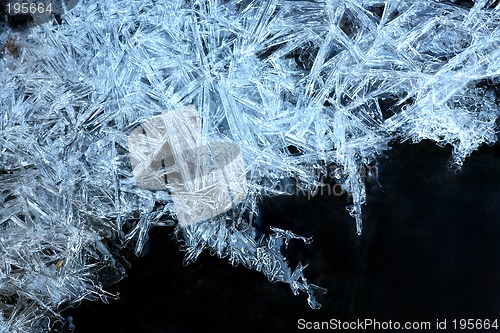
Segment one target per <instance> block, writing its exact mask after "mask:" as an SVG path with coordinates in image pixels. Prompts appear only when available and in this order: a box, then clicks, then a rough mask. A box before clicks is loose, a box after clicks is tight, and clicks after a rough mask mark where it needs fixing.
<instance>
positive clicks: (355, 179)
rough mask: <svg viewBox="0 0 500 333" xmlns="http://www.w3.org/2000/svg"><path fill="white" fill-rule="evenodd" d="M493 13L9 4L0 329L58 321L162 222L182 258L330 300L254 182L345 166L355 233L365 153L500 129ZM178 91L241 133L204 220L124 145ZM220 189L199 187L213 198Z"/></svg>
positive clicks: (120, 2) (185, 0)
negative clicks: (242, 269) (239, 182)
mask: <svg viewBox="0 0 500 333" xmlns="http://www.w3.org/2000/svg"><path fill="white" fill-rule="evenodd" d="M2 22H3V18H2ZM499 25H500V10H499V8H498V5H497V4H496V3H495V2H494V1H491V0H478V1H476V2H471V3H470V4H469V3H467V2H465V3H456V1H431V0H421V1H410V0H408V1H407V0H385V1H379V0H345V1H340V0H314V1H312V0H311V1H307V0H302V1H301V0H290V1H288V0H253V1H251V0H211V1H204V0H164V1H154V0H135V1H129V0H116V1H115V0H113V1H100V2H98V3H97V2H94V1H90V0H89V1H86V0H82V1H80V2H79V3H78V4H77V5H76V6H75V7H74V8H72V9H71V10H69V11H67V12H65V13H64V14H63V15H61V17H58V18H57V19H53V20H51V21H49V22H46V23H44V24H41V25H37V26H30V27H29V28H27V29H24V30H13V29H12V28H11V27H10V26H9V25H8V24H6V23H2V25H1V26H0V28H1V29H2V30H1V31H0V43H1V45H4V46H5V47H2V54H1V59H0V61H1V66H0V254H1V257H0V332H41V331H44V330H48V328H49V327H50V326H51V325H53V323H54V322H55V321H57V320H64V319H63V318H60V316H59V312H60V311H61V310H62V309H63V308H65V307H67V306H70V305H74V304H77V303H78V302H79V301H81V300H83V299H99V298H100V299H102V300H103V301H106V299H107V298H108V297H114V295H110V294H108V293H107V292H106V291H105V290H106V286H108V285H110V284H112V283H115V282H116V281H118V280H120V279H121V278H123V277H124V276H125V274H126V273H125V268H124V267H125V260H124V259H123V255H122V251H123V249H124V248H125V247H126V246H129V245H130V244H132V245H133V246H135V249H136V252H137V253H140V251H141V249H142V246H143V245H144V242H145V241H146V239H147V234H148V230H149V228H150V227H151V226H154V225H164V226H171V227H174V234H175V236H176V237H177V238H178V239H179V241H180V244H181V249H182V250H184V251H186V262H193V261H195V260H196V258H197V257H198V255H199V254H200V252H202V251H203V250H206V249H207V250H209V251H210V252H211V253H212V254H214V255H217V256H219V257H221V258H225V259H226V260H228V261H229V263H231V264H232V265H244V266H246V267H248V268H251V269H255V270H258V271H261V272H262V273H263V274H265V275H266V276H267V277H268V278H269V280H271V281H281V282H285V283H288V284H289V285H290V287H291V289H292V291H293V293H295V294H298V293H300V292H304V293H306V294H307V295H308V302H309V304H310V306H311V307H313V308H318V307H319V306H320V305H319V303H318V301H317V300H316V298H315V296H316V295H317V294H318V293H322V292H324V290H323V289H322V288H320V287H317V286H315V285H313V284H310V283H309V282H308V281H307V280H306V278H305V275H304V272H303V267H302V266H301V265H299V267H297V268H294V267H289V265H288V263H287V261H286V259H285V258H284V255H283V249H284V247H286V245H287V244H288V242H289V241H291V240H292V239H299V240H301V241H305V242H309V241H310V239H309V238H303V237H301V236H298V235H295V234H294V233H293V230H292V231H287V230H280V229H277V228H271V230H269V231H268V232H267V233H264V236H259V237H257V233H256V231H255V225H254V221H255V217H256V215H257V214H258V205H259V200H261V198H262V197H263V196H268V195H287V194H290V193H288V191H283V190H282V189H283V185H284V184H290V183H292V184H293V186H295V187H296V188H298V189H300V190H301V191H307V192H308V193H311V194H314V193H315V191H317V190H318V188H319V187H320V186H322V185H323V184H324V183H325V182H326V181H335V182H337V183H338V184H340V185H341V186H342V188H343V190H345V191H346V192H347V193H349V198H350V200H351V202H350V203H349V205H348V206H347V207H346V208H347V209H348V210H349V212H350V214H351V215H352V216H353V221H354V222H353V232H354V231H357V232H358V233H361V221H362V217H361V214H362V212H361V209H362V206H363V205H364V204H365V197H366V195H365V181H366V177H367V174H366V172H365V171H364V170H366V168H367V167H369V166H371V165H374V164H376V163H377V157H379V156H380V155H381V154H383V153H384V151H386V150H387V149H389V148H390V146H391V145H393V144H398V142H401V141H406V140H409V141H411V142H414V143H418V142H419V141H421V140H423V139H429V140H432V141H434V142H435V143H436V144H438V145H442V146H445V145H450V146H451V147H453V155H452V156H451V159H450V162H451V164H452V165H454V166H455V167H457V168H460V166H461V165H462V163H463V162H464V160H465V159H466V158H467V156H468V155H469V154H471V153H472V152H473V151H474V150H475V149H477V148H478V147H479V146H480V145H482V144H484V143H485V144H491V143H493V142H494V141H495V140H496V137H495V128H496V124H495V121H496V119H497V116H498V103H499V97H500V96H497V92H498V89H497V88H498V85H499V84H500V79H499V74H500V28H499ZM182 110H191V111H190V112H194V114H193V115H192V117H191V118H192V119H195V120H196V119H198V120H199V121H198V120H196V121H198V123H199V125H200V126H199V127H197V128H198V130H199V133H198V134H197V135H199V136H200V137H203V139H204V140H207V142H208V147H209V149H208V150H207V151H209V150H210V142H222V143H227V144H229V145H231V146H232V147H237V148H238V157H239V158H241V163H239V164H238V168H239V171H240V172H243V175H244V179H245V181H244V182H243V183H245V184H246V185H245V195H244V196H241V195H240V196H239V197H238V200H233V201H231V198H232V197H231V196H230V197H229V198H230V199H229V200H230V201H229V204H230V205H229V207H227V209H224V210H223V211H222V213H220V211H219V213H218V215H214V214H211V215H210V214H209V217H208V218H206V219H204V220H202V221H198V220H196V221H195V222H193V221H194V220H192V219H191V220H190V221H191V222H193V223H178V222H179V221H180V217H179V213H180V210H182V214H183V216H184V217H183V219H184V220H185V219H186V216H188V219H189V213H190V212H189V210H188V211H186V209H188V208H189V207H185V205H184V206H183V207H181V208H180V207H178V205H177V204H176V202H175V200H173V199H174V198H173V196H174V193H172V191H171V190H170V189H169V188H168V187H167V186H165V187H164V188H163V187H161V186H160V187H158V188H151V187H149V188H148V186H141V184H140V182H141V181H140V180H138V179H137V177H134V175H135V173H134V171H133V166H132V162H133V161H132V162H131V152H130V146H129V143H130V135H131V133H133V131H134V130H136V129H137V128H140V126H143V124H148V122H151V119H159V118H155V117H163V116H162V115H168V114H169V113H171V112H177V113H179V112H181V113H182ZM193 110H194V111H193ZM193 121H194V120H193ZM187 123H189V121H187ZM193 123H194V122H193ZM167 125H168V124H167ZM181 125H182V124H181ZM186 126H187V125H186ZM180 127H182V126H180ZM180 127H179V128H180ZM151 128H152V129H151ZM186 128H187V127H186ZM193 128H194V127H193ZM154 130H155V129H154V127H150V131H154ZM162 131H163V132H162V133H163V134H162V133H160V132H161V131H160V132H158V133H157V134H158V138H162V137H164V136H165V135H167V134H168V133H171V132H172V129H171V128H169V126H166V127H165V126H164V128H163V130H162ZM141 133H142V132H141ZM144 133H146V131H144ZM151 133H152V132H151ZM165 133H167V134H165ZM144 135H146V134H144ZM162 135H163V136H162ZM181 139H182V138H181ZM181 139H180V140H181ZM181 141H182V140H181ZM179 142H180V141H179ZM183 142H184V141H183ZM186 142H187V141H186ZM210 151H211V150H210ZM151 154H153V153H151ZM139 155H140V156H142V158H143V159H147V158H148V156H149V157H151V156H153V155H147V154H142V155H141V154H139ZM139 155H137V156H139ZM181 155H182V154H181ZM155 156H157V155H155ZM187 156H188V158H189V156H191V158H195V160H196V154H195V153H193V151H191V152H190V153H189V154H187ZM193 156H194V157H193ZM235 156H236V155H235ZM153 157H154V156H153ZM153 157H151V158H153ZM209 160H210V158H209V159H208V160H207V159H205V160H204V161H205V162H206V161H209ZM162 161H163V162H164V160H162ZM157 162H158V161H157ZM188 162H189V161H188ZM226 162H227V161H226ZM228 163H229V162H228ZM139 164H140V163H139ZM156 164H158V163H156ZM188 164H189V163H188ZM186 165H187V164H186ZM190 165H191V167H192V168H194V171H193V170H190V172H195V173H196V170H198V169H196V168H197V164H196V163H191V164H190ZM146 167H148V168H150V169H151V168H152V167H153V164H152V162H151V163H150V164H147V165H146V166H145V168H146ZM162 167H164V168H167V167H168V166H166V165H156V169H154V170H153V169H151V170H150V169H148V170H150V172H153V173H154V172H157V171H158V170H161V168H162ZM242 168H243V169H242ZM327 169H328V170H333V172H332V173H328V174H327V173H326V172H325V170H327ZM144 170H146V169H143V170H142V171H144ZM235 170H236V169H235ZM242 170H243V171H242ZM146 171H147V170H146ZM177 171H179V170H177ZM180 172H183V171H182V170H180ZM143 173H144V172H143ZM174 173H175V172H174V171H172V173H170V174H167V176H166V178H167V179H166V182H167V183H168V177H169V176H172V175H173V174H174ZM219 175H220V176H221V177H222V175H223V176H224V177H226V176H227V175H226V174H223V173H220V174H219ZM240 176H241V173H240ZM174 178H175V177H174ZM219 180H220V179H219ZM216 181H217V180H214V179H212V182H216ZM204 182H205V180H203V181H202V180H199V179H198V180H197V181H195V183H196V188H195V189H194V190H193V189H191V190H192V191H195V192H196V191H200V190H203V188H200V186H202V185H203V184H210V182H208V181H207V182H208V183H206V182H205V183H204ZM219 183H220V182H219ZM207 186H210V185H207ZM210 191H211V189H208V190H207V192H206V193H209V192H210ZM191 194H193V195H195V193H194V192H193V193H191ZM212 194H213V193H211V192H210V193H209V194H207V195H206V196H200V195H197V196H194V197H191V200H198V202H204V204H203V205H205V206H206V204H208V205H212V208H213V206H214V205H215V206H217V205H218V204H219V203H218V201H217V200H219V199H217V198H216V197H215V196H213V195H212ZM193 198H194V199H193ZM214 198H215V199H214ZM233 199H234V198H233ZM226 203H227V202H226ZM203 205H202V207H203ZM215 208H217V207H215ZM219 208H220V207H219ZM215 211H217V210H215ZM186 214H187V215H186ZM193 214H198V213H197V212H193ZM200 216H204V215H203V212H202V213H201V215H200ZM270 223H271V224H272V221H271V222H270ZM365 223H369V221H365ZM305 273H307V270H306V271H305Z"/></svg>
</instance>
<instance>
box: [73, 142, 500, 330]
mask: <svg viewBox="0 0 500 333" xmlns="http://www.w3.org/2000/svg"><path fill="white" fill-rule="evenodd" d="M449 156H450V150H449V149H446V148H439V147H436V146H435V145H434V144H432V143H429V142H423V143H421V144H418V145H410V144H402V145H398V146H395V148H394V149H392V150H391V151H389V152H388V153H387V158H384V159H381V160H380V166H379V168H378V171H379V182H380V183H381V185H382V189H381V188H380V187H379V186H378V185H377V184H375V183H373V184H370V188H369V190H368V202H367V205H366V206H365V207H364V211H363V220H364V229H363V234H362V235H361V236H357V235H356V233H355V225H354V221H353V219H352V218H351V217H349V215H348V213H347V211H346V210H345V208H344V204H345V200H346V198H345V197H338V196H319V197H314V198H312V199H311V200H308V199H307V198H306V197H286V198H275V199H268V200H266V201H265V202H263V203H262V204H261V214H262V215H261V216H262V221H264V222H265V223H266V224H270V225H274V226H277V227H281V228H286V229H290V230H292V231H294V232H296V233H298V234H301V235H303V236H313V237H314V242H313V243H312V244H310V245H302V244H299V243H292V245H291V248H290V249H289V253H288V258H289V260H290V261H291V262H293V263H295V262H297V261H301V262H302V263H309V266H308V268H307V269H306V276H307V277H308V278H309V281H310V282H312V283H315V284H317V285H320V286H322V287H325V288H327V289H328V290H329V292H328V294H326V295H325V296H324V297H323V298H322V299H320V301H321V303H322V304H323V308H322V309H321V310H316V311H314V310H311V309H310V308H309V307H308V305H307V302H306V299H305V297H304V295H300V296H294V295H293V294H292V293H291V291H290V289H289V287H288V286H287V285H285V284H272V283H270V282H268V281H267V280H266V279H265V277H264V276H263V275H261V274H260V273H258V272H255V271H249V270H247V269H245V268H243V267H236V268H235V267H232V266H230V265H229V264H228V263H227V262H226V261H225V260H220V259H217V258H213V257H210V256H209V255H208V254H207V253H204V254H203V255H202V256H201V257H200V258H199V260H198V261H196V262H195V263H193V264H191V265H188V266H186V267H185V266H183V265H182V258H183V254H182V252H180V251H179V250H178V243H177V242H176V241H175V240H173V239H172V238H171V232H172V229H170V228H160V229H155V230H152V231H151V233H150V241H149V244H148V253H147V255H145V256H144V257H142V258H140V259H137V260H133V262H132V268H131V269H130V270H129V272H128V273H129V276H128V277H127V278H125V279H124V280H123V281H122V282H121V283H119V284H118V285H116V286H114V287H113V288H110V289H111V291H119V292H120V295H121V297H120V299H119V300H117V301H112V302H111V303H110V304H108V305H106V304H102V303H97V302H85V303H83V304H82V305H81V306H80V307H78V308H76V309H69V310H67V311H65V312H64V314H65V315H67V316H68V315H71V316H72V317H73V318H74V323H75V325H76V329H75V332H77V333H86V332H117V333H118V332H136V333H139V332H148V333H149V332H152V333H161V332H200V331H214V332H272V331H274V332H292V331H297V330H298V328H297V327H298V320H299V319H300V318H302V319H305V320H307V321H329V320H331V319H339V320H342V321H345V320H348V321H350V320H357V319H361V320H364V319H366V318H373V319H377V320H379V321H382V320H386V321H388V320H392V321H393V322H394V321H400V322H404V321H429V322H431V323H432V324H433V325H435V322H436V320H437V319H439V320H443V319H445V318H446V319H448V322H447V324H448V325H447V327H448V328H450V327H451V322H450V320H452V319H454V318H456V319H462V318H464V319H468V318H472V319H490V320H494V319H496V318H499V317H500V297H499V296H500V221H499V217H500V146H493V147H483V148H481V149H480V150H479V151H477V152H476V153H474V154H473V155H472V156H471V157H470V158H469V159H468V160H467V161H466V163H465V165H464V168H463V171H462V173H461V174H459V175H457V174H455V173H453V172H451V171H449V170H448V169H447V161H448V158H449ZM499 319H500V318H499ZM499 324H500V323H499ZM367 331H370V330H367ZM433 331H434V330H433ZM472 331H477V330H472ZM414 332H417V330H415V331H414Z"/></svg>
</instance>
